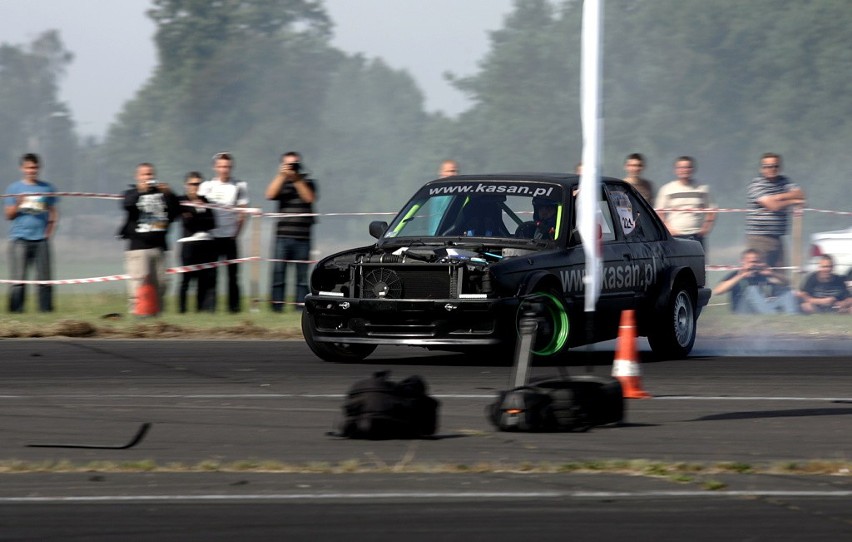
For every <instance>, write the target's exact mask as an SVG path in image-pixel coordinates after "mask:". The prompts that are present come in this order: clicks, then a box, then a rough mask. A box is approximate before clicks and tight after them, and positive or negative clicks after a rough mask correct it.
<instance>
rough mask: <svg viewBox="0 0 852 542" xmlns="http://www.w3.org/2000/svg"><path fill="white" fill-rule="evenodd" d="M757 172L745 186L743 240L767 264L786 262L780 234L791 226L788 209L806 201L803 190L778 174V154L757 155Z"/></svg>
mask: <svg viewBox="0 0 852 542" xmlns="http://www.w3.org/2000/svg"><path fill="white" fill-rule="evenodd" d="M760 172H761V174H760V176H759V177H755V178H754V179H753V180H752V181H751V184H749V186H748V215H747V216H746V244H747V245H748V247H749V248H753V249H755V250H757V251H758V252H760V253H761V255H762V256H763V259H764V261H765V262H766V263H767V265H769V266H770V267H780V266H783V265H785V257H784V242H783V241H782V239H781V237H783V236H784V235H786V234H787V231H788V230H789V227H790V220H789V215H790V210H791V209H792V208H794V207H796V206H799V207H801V206H803V205H804V204H805V193H804V191H803V190H802V189H801V188H799V187H798V186H796V185H795V184H793V183H792V182H790V179H788V178H787V177H785V176H784V175H781V155H779V154H775V153H771V152H767V153H765V154H764V155H763V156H761V157H760Z"/></svg>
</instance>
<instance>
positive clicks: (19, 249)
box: [9, 239, 53, 312]
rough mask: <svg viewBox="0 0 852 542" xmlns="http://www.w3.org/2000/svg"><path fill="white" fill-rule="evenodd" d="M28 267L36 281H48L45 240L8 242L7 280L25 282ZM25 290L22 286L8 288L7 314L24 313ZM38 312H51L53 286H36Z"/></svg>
mask: <svg viewBox="0 0 852 542" xmlns="http://www.w3.org/2000/svg"><path fill="white" fill-rule="evenodd" d="M30 266H34V267H35V272H36V280H50V245H49V244H48V241H47V239H42V240H40V241H27V240H25V239H12V240H11V241H10V242H9V278H10V279H12V280H26V279H27V268H28V267H30ZM25 288H26V286H25V285H24V284H12V285H11V286H10V287H9V312H24V302H25V301H26V289H25ZM38 310H40V311H41V312H53V286H51V285H50V284H39V285H38Z"/></svg>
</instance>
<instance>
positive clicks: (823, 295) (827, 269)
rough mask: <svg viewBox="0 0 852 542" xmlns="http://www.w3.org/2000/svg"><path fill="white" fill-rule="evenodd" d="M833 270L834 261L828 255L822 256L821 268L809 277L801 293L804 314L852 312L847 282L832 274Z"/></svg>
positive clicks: (851, 299) (851, 301)
mask: <svg viewBox="0 0 852 542" xmlns="http://www.w3.org/2000/svg"><path fill="white" fill-rule="evenodd" d="M833 270H834V259H833V258H832V257H831V256H829V255H828V254H825V255H823V256H821V257H820V259H819V268H818V269H817V271H816V272H814V273H811V274H810V275H808V277H807V278H806V279H805V281H804V283H803V284H802V289H801V291H800V292H799V298H800V299H801V300H802V305H801V309H802V312H804V313H807V314H813V313H815V312H837V313H842V314H849V313H850V312H852V296H850V295H849V289H848V288H847V287H846V281H845V280H844V279H843V277H841V276H840V275H835V274H834V273H832V271H833Z"/></svg>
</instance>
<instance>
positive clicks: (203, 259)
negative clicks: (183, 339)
mask: <svg viewBox="0 0 852 542" xmlns="http://www.w3.org/2000/svg"><path fill="white" fill-rule="evenodd" d="M202 181H203V179H202V178H201V173H199V172H197V171H191V172H189V173H187V175H186V178H185V183H184V186H185V188H184V190H186V194H184V195H183V196H180V197H179V198H178V200H179V201H180V202H181V203H184V202H188V203H199V204H204V203H207V198H205V197H204V196H199V195H198V187H199V186H201V183H202ZM181 222H182V224H183V237H182V238H181V239H179V240H178V242H179V243H181V247H180V259H181V265H198V264H202V263H210V262H212V261H214V260H215V259H216V251H215V248H214V243H213V236H212V235H211V234H210V231H211V230H212V229H213V228H215V227H216V220H215V219H214V218H213V211H211V210H210V209H207V208H205V207H196V206H194V205H181ZM193 281H195V310H196V311H197V312H201V311H205V312H213V311H214V310H215V303H214V299H213V297H214V296H215V295H216V269H212V268H211V269H199V270H198V271H188V272H184V273H183V274H182V275H181V281H180V289H179V290H178V310H179V311H180V312H181V313H185V312H186V309H187V303H186V297H187V294H188V293H189V287H190V284H191V283H192V282H193Z"/></svg>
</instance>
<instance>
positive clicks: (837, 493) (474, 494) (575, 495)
mask: <svg viewBox="0 0 852 542" xmlns="http://www.w3.org/2000/svg"><path fill="white" fill-rule="evenodd" d="M685 497H692V498H695V497H698V498H706V497H710V498H719V497H788V498H796V497H801V498H806V497H825V498H846V497H852V490H850V491H844V490H824V491H783V490H767V491H748V490H745V491H709V490H705V491H698V490H694V491H458V492H451V491H412V492H382V491H377V492H373V493H366V492H360V493H270V494H248V495H223V494H207V495H69V496H64V497H61V496H54V497H50V496H40V497H0V504H15V503H17V504H22V503H91V502H152V501H189V502H191V501H274V500H289V501H293V500H330V499H340V500H371V499H411V500H414V499H566V498H567V499H608V498H643V499H647V498H685Z"/></svg>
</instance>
